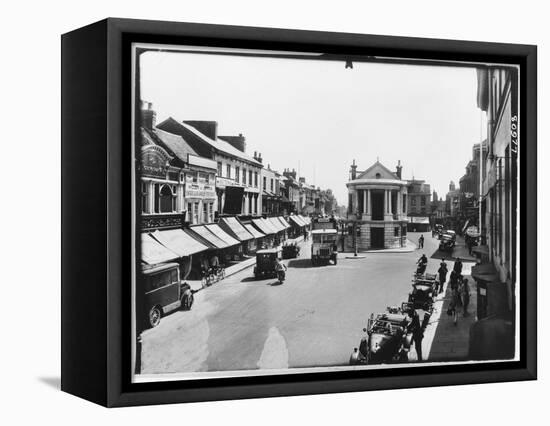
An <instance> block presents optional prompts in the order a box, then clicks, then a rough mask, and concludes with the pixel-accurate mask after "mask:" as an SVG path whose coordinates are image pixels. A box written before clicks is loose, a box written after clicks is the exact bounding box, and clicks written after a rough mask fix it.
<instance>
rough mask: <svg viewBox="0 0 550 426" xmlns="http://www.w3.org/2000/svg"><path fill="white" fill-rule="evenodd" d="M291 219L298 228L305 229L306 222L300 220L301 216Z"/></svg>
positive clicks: (291, 217)
mask: <svg viewBox="0 0 550 426" xmlns="http://www.w3.org/2000/svg"><path fill="white" fill-rule="evenodd" d="M289 217H290V220H291V221H292V222H294V224H295V225H296V226H298V227H299V228H301V227H303V226H306V224H305V223H304V221H303V220H302V219H300V217H299V216H294V215H293V216H289Z"/></svg>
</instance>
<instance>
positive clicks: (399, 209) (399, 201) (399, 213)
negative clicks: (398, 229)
mask: <svg viewBox="0 0 550 426" xmlns="http://www.w3.org/2000/svg"><path fill="white" fill-rule="evenodd" d="M402 202H403V194H402V191H401V189H400V190H399V191H397V218H398V219H401V216H402V214H403V208H402V207H401V204H402ZM400 235H401V234H400Z"/></svg>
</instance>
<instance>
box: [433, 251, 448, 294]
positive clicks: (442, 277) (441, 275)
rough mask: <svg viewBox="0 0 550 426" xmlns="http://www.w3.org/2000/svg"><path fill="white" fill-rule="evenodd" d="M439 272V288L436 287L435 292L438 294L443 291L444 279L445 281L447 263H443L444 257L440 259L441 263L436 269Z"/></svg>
mask: <svg viewBox="0 0 550 426" xmlns="http://www.w3.org/2000/svg"><path fill="white" fill-rule="evenodd" d="M437 272H438V273H439V288H438V289H437V291H436V293H437V294H439V293H441V292H442V291H443V285H444V284H445V281H447V272H448V270H447V264H446V263H445V259H442V260H441V263H440V264H439V269H438V270H437Z"/></svg>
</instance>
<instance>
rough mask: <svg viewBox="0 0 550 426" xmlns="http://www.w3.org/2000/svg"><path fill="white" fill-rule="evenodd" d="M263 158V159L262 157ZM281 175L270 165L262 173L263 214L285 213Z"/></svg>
mask: <svg viewBox="0 0 550 426" xmlns="http://www.w3.org/2000/svg"><path fill="white" fill-rule="evenodd" d="M260 158H261V157H260ZM279 178H280V174H279V173H278V172H276V171H275V170H272V169H271V166H270V165H269V164H268V165H267V167H264V168H263V169H262V171H261V183H262V213H263V214H264V215H273V214H277V215H278V214H280V213H283V210H284V209H283V207H282V205H281V203H282V196H281V190H280V186H281V183H280V179H279Z"/></svg>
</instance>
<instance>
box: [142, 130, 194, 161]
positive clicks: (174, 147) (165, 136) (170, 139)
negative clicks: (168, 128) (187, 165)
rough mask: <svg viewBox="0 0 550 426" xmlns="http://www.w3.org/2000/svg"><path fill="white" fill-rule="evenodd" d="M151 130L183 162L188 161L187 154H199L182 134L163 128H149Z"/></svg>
mask: <svg viewBox="0 0 550 426" xmlns="http://www.w3.org/2000/svg"><path fill="white" fill-rule="evenodd" d="M149 132H151V133H153V134H154V135H155V136H156V137H157V140H159V141H160V143H161V144H162V145H164V148H167V149H168V150H169V151H171V152H172V153H173V154H174V155H175V156H176V157H178V159H180V160H181V161H183V162H187V154H191V155H198V154H197V152H196V151H195V150H194V149H193V148H192V147H191V145H189V144H188V143H187V142H186V141H185V139H183V138H182V137H181V136H180V135H175V134H173V133H169V132H165V131H164V130H161V129H153V130H149Z"/></svg>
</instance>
